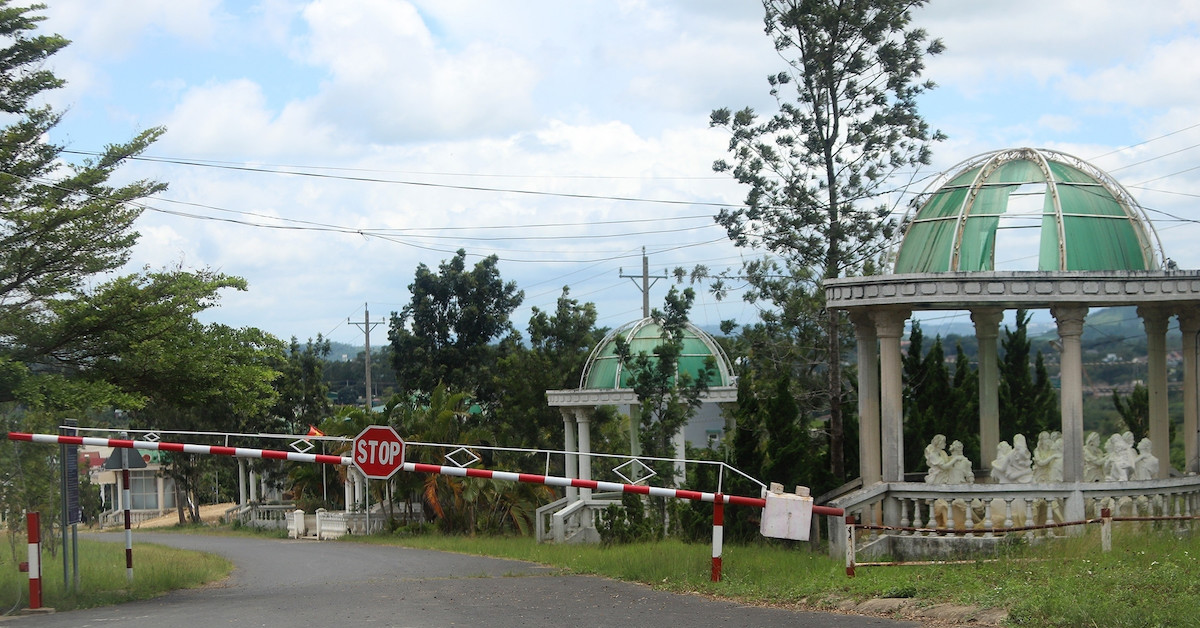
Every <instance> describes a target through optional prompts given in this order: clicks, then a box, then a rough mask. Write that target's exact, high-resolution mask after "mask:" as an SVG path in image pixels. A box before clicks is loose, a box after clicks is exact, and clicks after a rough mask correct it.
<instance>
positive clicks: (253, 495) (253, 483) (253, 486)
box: [249, 469, 258, 502]
mask: <svg viewBox="0 0 1200 628" xmlns="http://www.w3.org/2000/svg"><path fill="white" fill-rule="evenodd" d="M249 476H250V501H252V502H256V501H258V473H256V472H255V471H254V469H251V470H250V474H249Z"/></svg>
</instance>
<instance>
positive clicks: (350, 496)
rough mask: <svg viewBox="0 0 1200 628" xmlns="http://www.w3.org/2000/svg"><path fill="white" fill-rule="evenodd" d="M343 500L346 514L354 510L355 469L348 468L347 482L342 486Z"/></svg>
mask: <svg viewBox="0 0 1200 628" xmlns="http://www.w3.org/2000/svg"><path fill="white" fill-rule="evenodd" d="M342 498H343V500H344V501H345V503H346V513H347V514H349V513H350V512H352V511H353V510H354V468H353V467H346V481H345V482H344V483H343V484H342Z"/></svg>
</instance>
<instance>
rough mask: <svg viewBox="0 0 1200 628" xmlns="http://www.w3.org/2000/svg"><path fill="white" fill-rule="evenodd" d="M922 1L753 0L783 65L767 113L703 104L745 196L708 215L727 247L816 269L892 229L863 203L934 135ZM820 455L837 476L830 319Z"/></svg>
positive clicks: (869, 255)
mask: <svg viewBox="0 0 1200 628" xmlns="http://www.w3.org/2000/svg"><path fill="white" fill-rule="evenodd" d="M923 4H924V0H765V1H764V2H763V7H764V9H765V11H766V17H765V23H766V32H767V34H768V35H769V36H770V37H771V38H772V39H773V41H774V43H775V49H776V51H777V52H779V54H780V56H781V57H782V58H783V59H784V60H785V61H786V62H787V64H788V66H789V67H788V68H787V69H786V70H784V71H782V72H779V73H778V74H774V75H772V76H769V77H768V79H767V80H768V83H769V85H770V92H771V95H772V96H773V97H774V98H775V100H776V103H777V106H778V112H777V113H775V114H774V115H772V116H770V117H769V118H766V119H760V118H759V117H758V115H757V114H756V113H755V112H754V111H753V110H752V109H750V108H746V109H742V110H741V111H738V112H736V113H733V112H731V111H730V110H729V109H717V110H715V111H713V112H712V116H711V118H710V122H711V125H712V126H720V127H723V128H726V129H728V130H729V132H730V134H731V138H730V141H729V152H730V153H732V155H733V163H730V162H727V161H725V160H718V161H716V162H715V163H714V164H713V169H714V170H716V171H717V172H729V173H731V174H732V176H733V177H734V178H735V179H736V180H737V181H738V182H740V183H742V184H745V185H747V186H748V187H749V191H748V192H747V195H746V200H745V206H744V207H741V208H738V209H725V210H722V211H721V213H720V214H719V215H718V216H717V221H718V222H719V223H720V224H721V225H723V226H724V227H725V228H726V230H727V232H728V234H729V237H730V238H731V239H732V240H733V241H734V242H735V243H736V244H738V245H739V246H762V247H765V248H767V249H769V250H771V251H773V252H775V253H777V254H779V255H781V256H783V257H784V258H786V259H788V260H791V261H794V262H795V263H797V264H799V265H802V266H808V267H815V268H818V269H819V271H820V272H819V275H820V276H821V277H822V278H824V279H832V278H837V277H841V276H843V275H845V274H848V273H854V272H857V271H858V270H860V269H861V268H862V267H863V265H864V264H866V263H868V262H869V261H870V260H871V259H873V258H874V257H876V255H877V253H878V252H879V250H880V240H881V238H884V237H886V236H889V235H890V233H891V230H892V228H893V225H892V223H891V222H890V221H889V220H888V219H887V215H888V211H889V208H888V207H887V206H886V205H876V206H874V207H864V205H865V204H867V203H869V202H870V201H869V199H871V198H874V197H877V196H879V195H881V194H883V193H885V192H887V189H886V188H885V186H886V185H888V181H889V180H890V179H892V176H893V175H894V174H896V173H897V172H898V171H899V170H901V169H908V168H912V167H914V166H917V165H920V164H927V163H929V143H930V142H931V141H936V140H940V139H942V137H943V136H942V135H941V133H940V132H933V131H931V130H930V129H929V126H928V125H927V124H926V123H925V121H924V120H923V119H922V118H921V116H920V115H919V114H918V112H917V97H918V96H919V95H920V94H921V93H922V92H924V91H925V90H927V89H930V88H932V87H933V83H931V82H921V81H920V75H921V72H922V70H923V69H924V58H925V56H926V55H936V54H938V53H940V52H941V51H942V44H941V41H940V40H933V41H927V38H926V34H925V31H924V30H922V29H918V28H911V27H910V22H911V17H912V15H911V14H912V10H913V9H914V8H916V7H920V6H922V5H923ZM824 326H825V330H824V331H825V343H824V349H825V356H824V358H825V359H824V362H825V363H826V365H827V367H828V369H827V380H826V381H827V386H826V395H827V399H826V403H827V404H828V407H829V417H830V465H831V469H832V471H833V473H834V475H835V476H836V477H838V478H843V477H844V476H845V465H844V443H843V441H844V428H843V408H842V390H843V382H842V369H841V355H842V340H841V332H840V330H841V326H842V321H841V318H840V317H839V316H836V315H829V316H827V318H826V319H825V321H824Z"/></svg>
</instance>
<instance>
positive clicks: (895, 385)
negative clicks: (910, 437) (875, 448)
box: [871, 310, 909, 482]
mask: <svg viewBox="0 0 1200 628" xmlns="http://www.w3.org/2000/svg"><path fill="white" fill-rule="evenodd" d="M908 315H909V311H908V310H875V311H873V312H871V317H872V318H873V319H874V320H875V333H876V334H877V335H878V336H879V392H880V412H879V425H880V437H881V439H882V444H881V452H880V453H881V456H880V458H881V472H882V475H883V481H884V482H902V481H904V371H903V364H902V362H901V356H900V336H902V335H903V334H904V321H906V320H907V319H908Z"/></svg>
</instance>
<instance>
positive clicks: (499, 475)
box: [8, 432, 844, 582]
mask: <svg viewBox="0 0 1200 628" xmlns="http://www.w3.org/2000/svg"><path fill="white" fill-rule="evenodd" d="M8 440H11V441H24V442H31V443H45V444H49V445H86V446H92V447H113V448H121V449H142V450H149V451H169V452H176V453H185V454H207V455H216V456H232V457H235V458H263V459H267V460H289V461H292V462H307V463H316V464H330V465H337V466H344V467H348V466H353V465H354V459H353V457H352V456H336V455H329V454H307V453H299V452H294V451H281V450H277V449H251V448H246V447H222V446H218V445H196V444H191V443H170V442H163V441H141V440H127V439H119V438H94V437H90V436H62V435H57V434H30V433H26V432H9V433H8ZM400 468H401V469H403V470H405V471H407V472H409V473H436V474H440V475H449V476H457V477H469V478H485V479H491V480H501V481H507V482H523V483H525V484H544V485H546V486H558V487H575V488H586V489H592V490H594V491H605V492H620V493H633V494H639V495H648V496H650V497H669V498H673V499H687V500H692V501H699V502H709V503H711V504H713V557H712V559H713V568H712V579H713V582H718V581H720V577H721V576H720V573H721V545H722V534H723V533H722V523H723V522H722V519H723V518H724V511H723V509H724V506H725V504H734V505H739V506H750V507H752V508H761V509H764V511H765V514H764V517H763V519H764V522H765V521H766V520H767V519H768V518H771V517H770V515H771V514H772V507H771V506H768V500H767V498H766V497H741V496H738V495H724V494H721V493H708V492H704V491H691V490H687V489H678V488H663V487H658V486H643V485H639V484H620V483H617V482H601V481H598V480H581V479H578V478H567V477H561V476H553V475H536V474H532V473H513V472H510V471H494V470H491V469H472V468H467V467H448V466H442V465H436V464H423V463H419V462H405V463H403V464H402V465H401V466H400ZM805 490H807V489H805ZM772 497H775V496H774V495H772ZM805 499H806V500H807V504H806V505H805V508H806V509H807V510H808V511H809V512H808V515H807V516H811V515H813V514H817V515H829V516H834V517H840V516H842V515H843V514H844V513H843V510H842V509H841V508H830V507H828V506H816V505H809V504H812V500H811V499H808V498H807V497H805ZM781 501H787V500H782V499H776V500H775V504H777V505H778V504H780V502H781ZM776 507H778V506H776ZM776 515H778V516H777V517H775V519H779V517H780V516H781V517H784V523H785V527H787V526H788V525H792V520H791V514H790V513H788V512H786V511H781V512H777V513H776ZM807 516H806V517H805V518H804V519H803V521H804V523H803V527H804V528H805V530H804V531H803V532H802V534H801V535H800V536H792V535H791V533H790V532H789V533H787V534H786V535H783V536H781V535H780V534H774V533H768V532H767V531H766V527H765V526H764V534H767V535H769V536H780V538H798V539H800V540H806V539H807V538H808V533H807V526H808V520H807Z"/></svg>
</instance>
